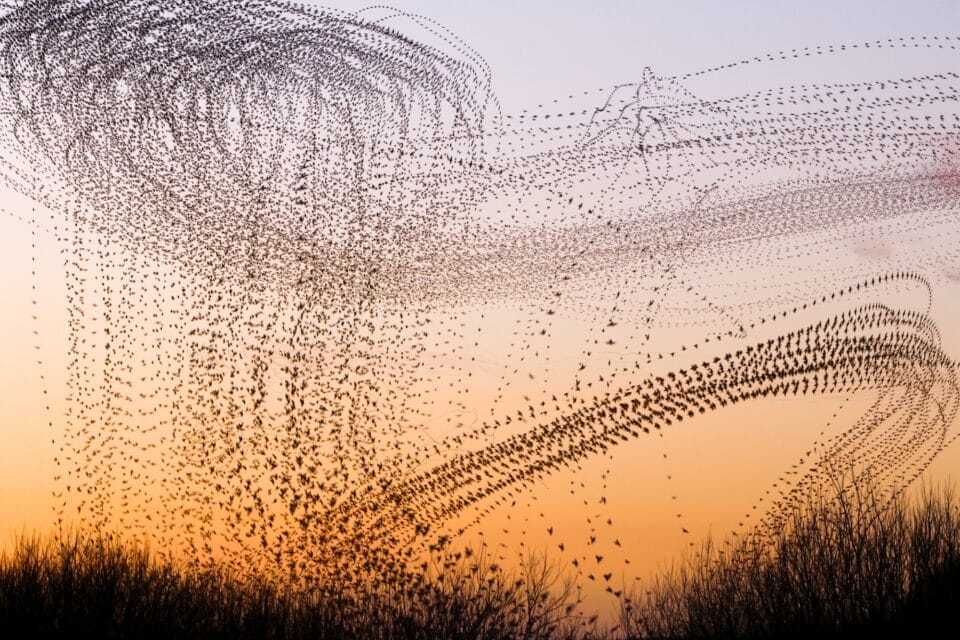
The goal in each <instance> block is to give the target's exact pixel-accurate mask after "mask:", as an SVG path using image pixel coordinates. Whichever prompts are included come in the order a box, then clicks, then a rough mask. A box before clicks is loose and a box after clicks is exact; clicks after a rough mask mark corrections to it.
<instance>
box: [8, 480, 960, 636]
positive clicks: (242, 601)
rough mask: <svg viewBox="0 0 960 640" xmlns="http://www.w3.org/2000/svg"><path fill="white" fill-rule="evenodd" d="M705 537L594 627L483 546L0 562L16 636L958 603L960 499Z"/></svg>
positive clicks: (824, 631)
mask: <svg viewBox="0 0 960 640" xmlns="http://www.w3.org/2000/svg"><path fill="white" fill-rule="evenodd" d="M736 540H737V538H733V539H731V540H729V541H725V542H723V543H716V542H711V541H708V542H706V543H704V546H703V548H702V549H701V551H700V553H698V554H696V555H694V556H691V557H690V558H688V559H687V560H686V561H684V562H683V563H681V564H680V565H679V566H678V567H677V568H675V569H674V570H673V571H671V572H668V573H666V574H664V575H662V576H660V577H659V578H658V579H657V580H656V581H654V582H653V583H652V584H651V585H649V586H648V587H646V588H644V589H641V590H640V591H639V592H637V593H634V594H631V596H630V598H629V599H627V600H625V601H624V603H625V604H624V606H623V608H622V611H621V618H620V620H619V621H616V622H617V623H618V624H616V626H614V627H613V629H612V630H609V631H603V630H602V629H601V628H600V627H598V626H597V625H596V624H594V622H593V620H592V619H591V618H590V617H584V616H583V615H581V613H580V612H578V608H579V607H578V605H579V602H578V601H577V600H576V591H575V589H574V588H573V586H572V583H571V582H569V581H565V580H564V579H563V575H562V572H561V570H560V569H559V568H558V566H557V565H556V564H554V563H551V562H550V561H548V560H546V559H545V558H543V557H532V558H530V559H528V561H527V562H526V563H525V564H524V566H523V567H522V568H521V570H520V571H519V572H518V573H516V574H508V573H507V572H505V571H504V570H503V569H502V568H500V567H499V566H497V565H496V564H494V563H492V562H490V561H488V560H487V559H485V558H484V557H482V556H481V557H479V558H478V557H473V558H469V559H465V558H461V559H460V560H459V561H457V562H443V563H438V564H437V565H436V566H433V567H429V568H427V569H426V570H425V572H424V575H423V579H422V581H421V583H420V584H419V585H418V586H415V587H411V586H409V585H405V586H403V587H402V588H401V587H398V588H396V589H394V590H392V591H390V592H383V591H380V592H377V593H357V592H355V591H354V592H351V593H346V592H342V591H340V592H338V591H337V588H336V586H335V585H334V586H332V587H328V588H326V589H324V590H323V591H322V593H321V592H316V593H313V594H310V595H307V594H304V593H302V592H295V591H293V590H283V589H280V588H277V587H276V586H272V585H271V584H269V583H267V582H266V581H263V580H259V579H257V578H256V577H251V576H235V575H228V574H227V573H226V572H224V571H221V570H209V569H208V570H197V569H191V568H190V567H188V566H177V565H175V564H171V563H169V562H165V561H160V560H158V559H156V558H155V557H154V556H153V555H152V554H151V553H150V551H149V549H145V548H143V547H142V546H135V545H130V544H126V543H123V542H121V541H120V540H118V539H116V538H113V537H110V536H88V535H83V534H76V533H74V534H70V535H66V536H62V537H59V538H54V537H48V538H40V537H36V536H33V537H30V536H23V537H21V538H20V539H19V540H18V542H17V543H16V545H15V546H14V547H13V549H12V550H11V551H10V552H7V553H6V554H4V555H3V556H2V559H0V620H3V630H4V637H9V638H240V639H242V638H284V639H287V638H289V639H294V638H357V639H361V638H385V639H391V638H423V639H432V638H444V639H447V638H449V639H461V638H462V639H468V638H469V639H481V638H482V639H488V638H489V639H500V638H503V639H507V638H523V639H534V638H545V639H565V638H569V639H571V640H572V639H574V638H588V637H611V638H613V637H624V636H626V637H629V638H641V637H657V638H782V637H904V638H906V637H938V633H937V630H938V629H940V628H946V629H949V628H950V626H949V625H950V624H951V623H952V621H954V620H955V617H956V614H955V612H956V611H957V608H958V605H960V498H958V496H957V494H956V493H955V492H954V490H953V489H952V488H949V487H948V488H939V489H933V488H930V487H926V488H924V489H922V490H921V491H919V492H918V494H917V495H916V497H915V499H908V498H907V497H905V495H904V494H902V493H899V494H895V495H893V496H892V497H891V496H889V495H884V494H883V492H881V491H880V490H879V489H877V488H876V487H875V486H874V485H872V484H871V483H870V482H869V481H868V480H862V479H861V480H859V481H857V482H850V481H849V480H848V481H844V482H837V483H836V484H835V485H834V486H833V487H832V488H830V489H829V490H822V491H819V492H816V493H811V494H810V495H809V496H808V497H807V499H806V501H805V502H803V503H802V504H801V506H799V507H798V508H797V509H796V510H795V511H794V512H793V513H791V514H789V515H788V516H787V518H786V519H785V520H784V521H783V526H782V527H781V528H780V529H779V530H778V531H777V532H776V533H775V534H774V535H773V536H772V537H761V536H759V535H742V536H740V539H739V541H736Z"/></svg>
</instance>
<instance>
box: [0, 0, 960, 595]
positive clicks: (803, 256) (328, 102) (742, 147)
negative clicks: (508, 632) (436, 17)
mask: <svg viewBox="0 0 960 640" xmlns="http://www.w3.org/2000/svg"><path fill="white" fill-rule="evenodd" d="M6 4H7V5H10V6H9V7H8V8H7V9H4V10H3V11H2V14H0V15H2V18H0V180H2V181H3V183H4V185H5V187H6V188H8V189H12V190H14V191H16V192H18V193H20V194H23V195H25V196H28V197H29V198H31V199H32V200H33V201H34V202H35V203H36V206H35V208H34V209H33V210H32V213H31V217H32V220H31V222H32V224H35V225H36V226H37V227H38V228H43V229H46V230H47V231H48V232H49V233H50V234H51V235H52V236H53V237H55V238H56V242H57V244H58V247H59V248H60V251H61V255H62V259H63V265H64V273H65V278H66V291H67V299H66V310H67V320H68V328H69V341H68V349H69V353H68V357H67V360H66V362H67V364H66V389H65V393H64V394H63V398H62V399H63V406H64V407H65V408H64V410H63V414H62V415H58V416H56V418H55V420H54V423H55V426H56V430H57V432H56V436H55V437H56V441H57V446H58V454H57V459H56V463H57V465H58V476H57V490H56V496H57V498H58V505H59V506H58V512H57V513H58V519H59V521H60V523H61V524H80V525H82V526H86V527H92V528H98V529H103V530H122V531H124V532H126V533H127V534H130V535H143V536H148V537H150V538H152V539H153V540H155V541H156V543H155V547H156V548H159V549H161V550H163V551H162V552H168V553H171V554H176V555H178V556H181V557H187V558H189V559H190V560H191V561H193V562H196V563H198V564H199V565H205V564H207V563H209V562H212V561H217V562H225V563H227V564H228V565H231V566H233V567H235V568H236V569H238V570H242V571H256V572H258V575H265V576H272V577H274V578H276V579H277V580H280V581H289V580H293V581H295V582H297V583H300V584H308V585H312V586H314V587H317V586H318V585H321V586H322V585H325V584H332V583H336V584H337V585H338V588H343V585H345V584H351V581H353V583H354V584H357V585H361V584H363V585H367V586H369V585H370V584H371V583H372V584H374V585H376V584H381V583H382V582H384V581H385V582H391V583H396V582H397V581H401V582H403V581H409V582H410V583H411V584H413V583H417V582H418V581H422V580H423V577H422V571H421V570H420V564H419V563H421V562H423V561H424V558H425V557H430V556H431V554H435V555H436V557H437V558H439V559H441V560H442V561H444V562H448V561H449V562H453V561H454V560H456V561H461V560H464V559H466V558H470V557H471V556H472V555H473V554H474V553H475V551H474V550H471V549H466V550H465V549H463V548H462V546H463V545H462V544H461V543H460V540H462V539H463V540H465V539H466V538H467V537H469V536H470V535H472V532H473V531H475V530H476V529H477V528H478V527H479V526H481V525H482V523H483V522H484V521H485V519H487V518H489V517H491V516H493V515H496V514H498V513H505V512H509V510H510V509H511V507H512V505H514V504H515V503H516V501H517V500H526V499H528V498H529V497H530V495H531V494H532V493H533V492H534V489H535V488H536V486H537V485H538V483H539V482H540V481H542V480H543V479H545V478H548V477H550V476H555V475H556V474H560V473H574V474H576V472H577V470H578V469H579V468H580V466H581V465H582V464H584V463H586V462H588V461H590V460H593V459H597V458H600V457H604V456H608V455H616V452H617V451H619V450H623V449H624V448H626V447H644V446H648V443H650V442H651V439H652V438H654V437H656V435H657V434H658V433H662V432H665V431H668V430H679V429H683V428H684V425H685V424H686V423H687V422H688V421H689V420H693V419H696V418H697V417H698V416H701V415H702V414H708V413H712V412H715V411H722V410H723V409H724V408H725V407H729V406H732V405H736V404H741V403H750V402H752V401H754V400H756V399H758V398H763V397H768V396H786V397H796V398H798V399H802V398H806V397H813V396H816V397H820V398H822V399H824V400H825V401H827V400H831V401H832V400H836V399H843V398H850V397H861V398H872V399H873V400H872V404H871V405H870V407H869V409H868V410H867V412H866V413H865V414H864V415H862V416H860V417H858V418H857V419H856V420H855V421H853V422H852V423H851V424H845V425H840V426H838V427H837V428H836V429H835V433H831V434H828V435H824V436H823V437H822V438H819V439H818V440H817V441H816V442H812V443H811V449H810V451H807V453H806V455H805V456H804V457H803V458H802V459H801V461H800V462H799V463H798V464H797V465H794V468H793V470H792V471H791V472H790V474H789V477H788V476H786V475H785V476H784V477H783V478H781V480H780V481H778V483H777V485H774V487H773V488H772V496H773V497H771V498H768V499H767V501H766V503H765V505H766V506H765V507H764V509H765V511H764V512H763V513H761V514H760V517H759V518H758V519H756V520H754V525H753V527H754V528H753V531H754V532H755V535H758V536H761V537H762V536H767V535H776V531H777V530H778V528H779V527H780V526H781V525H782V523H783V518H784V517H785V516H786V514H789V513H790V512H791V510H792V509H794V508H796V506H797V505H798V504H800V502H801V501H802V499H803V496H804V495H805V492H806V491H807V490H809V489H811V488H815V487H816V486H818V484H819V483H821V482H823V481H824V480H825V478H826V474H827V472H828V471H829V470H830V469H835V468H838V467H851V468H855V469H857V470H858V472H862V473H869V474H870V475H871V476H872V477H873V478H875V479H877V480H879V481H880V482H881V483H882V484H883V486H884V487H886V488H888V489H889V490H890V491H891V492H893V491H897V490H901V489H902V487H904V486H906V485H908V484H909V482H910V481H912V480H913V479H915V478H916V477H918V475H919V474H921V473H922V472H923V471H924V469H926V468H927V466H928V465H929V464H930V463H931V461H932V460H933V459H934V458H935V457H936V456H937V454H938V453H940V452H941V451H943V450H944V449H945V448H946V447H947V446H949V445H950V443H951V442H952V441H953V440H954V439H955V437H956V424H955V423H956V420H955V418H956V413H957V408H958V402H960V393H958V386H957V384H958V382H957V364H956V362H955V361H954V360H953V359H952V358H951V356H950V355H949V354H948V352H947V347H946V343H947V342H948V341H949V340H948V338H949V336H947V337H944V336H941V335H940V333H939V330H938V329H937V327H936V325H935V324H934V323H933V321H932V320H931V309H932V308H933V305H935V304H936V303H937V301H938V300H939V298H938V292H940V291H941V290H942V289H944V288H945V287H950V286H955V285H956V282H957V281H958V280H960V255H958V247H960V237H958V236H960V224H958V213H960V205H958V203H960V170H958V167H960V165H958V163H957V161H956V149H957V140H958V133H960V116H958V111H957V108H956V106H957V100H958V84H960V77H958V74H957V73H955V72H954V71H951V70H950V69H951V68H956V62H957V47H958V45H960V40H958V38H955V37H929V38H922V37H906V38H901V39H889V40H881V41H872V42H864V43H852V44H849V45H833V46H821V47H814V48H807V49H798V50H789V51H781V52H777V53H772V54H769V55H761V56H758V57H755V58H748V59H745V60H742V61H737V62H734V63H731V64H724V65H721V66H716V67H711V68H708V69H703V70H701V71H695V72H691V73H689V74H686V75H684V76H675V77H666V76H660V75H658V74H656V73H655V72H654V71H653V70H651V69H638V80H637V81H636V82H634V83H630V84H623V85H620V86H617V87H606V88H601V89H594V90H588V91H578V92H575V93H572V94H571V95H569V96H565V97H558V98H557V99H555V100H553V101H552V102H549V101H548V102H546V103H544V104H541V105H537V106H536V107H534V108H529V109H525V110H523V111H520V112H513V113H509V112H506V110H505V109H504V108H503V107H502V106H501V104H500V103H499V102H498V100H497V98H496V96H495V94H494V91H493V77H492V73H491V70H490V69H489V67H488V65H487V64H486V63H485V62H484V60H483V59H482V57H481V56H480V55H479V54H478V53H477V52H475V51H474V50H473V49H471V48H470V46H469V45H467V44H466V43H465V42H464V41H462V40H461V39H460V38H458V37H457V36H456V35H454V34H452V33H450V32H449V31H447V30H446V29H445V28H444V27H442V26H441V25H439V24H437V23H435V22H434V21H432V20H430V19H429V18H427V17H424V16H419V15H413V14H409V13H404V12H402V11H398V10H394V9H388V8H382V7H378V8H373V9H369V10H365V11H361V12H358V13H347V12H340V11H336V10H332V9H323V8H317V7H303V6H299V5H295V4H291V3H284V2H274V1H272V0H216V1H214V0H209V1H208V0H165V1H164V2H154V1H150V0H110V1H107V0H66V1H56V0H36V1H32V0H27V1H23V0H21V1H19V2H12V3H6ZM854 51H855V52H856V55H858V56H863V55H868V56H883V55H888V54H891V53H893V54H896V55H897V56H900V57H901V58H902V59H903V60H908V59H910V56H911V55H915V54H918V53H924V54H930V53H935V54H936V55H937V57H936V60H940V61H945V64H944V68H942V69H938V68H929V67H930V64H929V57H928V58H922V60H926V62H924V66H925V67H926V68H925V69H924V70H923V71H921V72H918V73H917V74H916V75H913V76H899V77H893V78H875V77H871V78H869V79H866V80H863V81H845V82H825V83H821V84H811V83H795V84H789V79H790V77H791V76H790V69H791V68H792V67H791V65H793V64H797V62H796V61H797V60H802V59H806V58H818V59H822V60H823V61H824V63H825V64H828V65H830V66H831V67H834V68H839V67H842V66H843V64H844V61H845V60H846V59H847V58H848V57H849V56H851V55H853V52H854ZM934 66H935V65H934ZM768 67H769V68H771V69H777V70H779V71H780V73H776V74H774V73H769V74H766V75H764V77H765V78H770V77H777V78H780V79H783V80H782V81H783V82H786V83H787V84H783V85H781V86H776V87H772V88H766V87H765V86H764V88H761V89H759V90H757V89H752V90H750V91H748V92H745V93H738V94H732V92H731V95H721V96H717V97H715V98H713V99H710V98H708V97H704V96H705V95H709V93H707V92H705V91H698V92H697V93H694V92H693V89H692V88H691V87H695V86H697V85H696V83H698V82H704V81H708V80H711V79H712V80H714V81H715V80H716V79H717V78H720V79H723V78H726V77H733V74H746V73H749V72H750V70H751V69H756V68H764V69H766V68H768ZM874 68H880V67H879V66H877V67H871V69H874ZM898 68H900V67H898ZM862 73H863V72H862V71H861V75H862ZM767 82H769V79H768V80H767ZM710 86H714V87H715V86H716V85H710ZM731 86H735V84H732V85H731ZM714 91H716V89H715V88H714ZM903 238H907V239H910V240H911V242H912V244H911V242H905V243H902V244H903V246H894V245H896V243H897V242H898V239H903ZM802 401H803V400H797V402H802ZM839 401H840V400H837V402H839ZM821 427H822V425H811V427H810V429H811V434H813V433H814V432H816V433H819V432H820V428H821ZM812 440H813V436H812V437H811V441H812ZM574 477H576V475H575V476H574ZM603 477H604V478H606V475H604V476H603ZM769 493H771V491H768V494H769ZM591 509H592V507H591ZM586 512H587V509H586V508H585V517H587V519H588V522H593V520H591V518H596V515H594V514H593V513H592V512H591V513H590V514H589V515H588V514H587V513H586ZM602 519H603V518H602V517H601V518H600V520H602ZM607 522H608V523H611V524H612V519H611V518H607ZM680 526H682V523H681V524H678V527H680ZM545 528H546V529H547V533H548V534H549V535H550V536H552V535H553V526H552V525H550V524H549V523H546V525H545ZM684 531H686V529H684ZM594 538H595V536H594ZM591 542H593V541H591ZM551 544H558V543H557V542H556V539H555V538H554V539H553V541H552V542H551ZM614 544H615V545H616V546H620V545H621V540H620V538H617V539H616V540H615V541H614ZM559 548H560V550H561V551H563V550H564V549H565V547H564V543H563V542H562V541H561V542H560V543H559ZM590 553H591V555H590V556H587V555H581V556H578V557H573V558H571V560H572V564H573V566H574V567H577V568H578V571H579V573H580V575H582V576H584V577H589V578H590V579H597V578H596V576H600V579H601V580H603V581H604V582H605V583H610V580H611V578H610V576H611V575H612V573H610V572H608V571H607V565H604V566H602V567H601V566H600V565H601V562H602V559H603V556H602V554H601V553H593V552H592V551H591V552H590ZM568 555H570V554H568ZM451 559H453V560H451ZM591 563H592V564H591ZM608 563H609V561H608ZM594 565H596V566H597V568H596V569H592V570H585V569H584V567H587V566H589V567H593V566H594ZM591 571H592V572H591ZM607 590H608V591H610V592H611V593H614V594H615V595H620V594H621V593H622V590H615V589H614V588H613V585H612V584H608V586H607Z"/></svg>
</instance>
